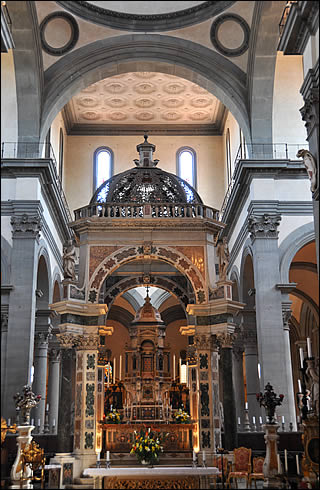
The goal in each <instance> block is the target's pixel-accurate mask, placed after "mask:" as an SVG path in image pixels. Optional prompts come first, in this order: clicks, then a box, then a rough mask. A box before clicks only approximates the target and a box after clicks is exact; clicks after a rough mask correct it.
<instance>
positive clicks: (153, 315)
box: [132, 293, 163, 324]
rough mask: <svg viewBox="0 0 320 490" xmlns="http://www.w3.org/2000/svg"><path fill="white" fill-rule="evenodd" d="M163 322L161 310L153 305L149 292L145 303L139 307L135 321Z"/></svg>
mask: <svg viewBox="0 0 320 490" xmlns="http://www.w3.org/2000/svg"><path fill="white" fill-rule="evenodd" d="M148 322H152V323H155V322H156V323H161V324H162V323H163V321H162V318H161V315H160V313H159V311H158V310H157V309H156V308H154V306H152V304H151V301H150V297H149V295H148V293H147V296H146V297H145V299H144V305H143V306H141V308H139V310H138V311H137V313H136V316H135V319H134V320H133V322H132V323H133V324H134V323H148Z"/></svg>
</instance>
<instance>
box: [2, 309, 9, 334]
mask: <svg viewBox="0 0 320 490" xmlns="http://www.w3.org/2000/svg"><path fill="white" fill-rule="evenodd" d="M8 321H9V305H1V333H4V332H7V331H8Z"/></svg>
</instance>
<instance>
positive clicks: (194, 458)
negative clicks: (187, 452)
mask: <svg viewBox="0 0 320 490" xmlns="http://www.w3.org/2000/svg"><path fill="white" fill-rule="evenodd" d="M192 459H193V461H197V455H196V452H195V450H193V452H192Z"/></svg>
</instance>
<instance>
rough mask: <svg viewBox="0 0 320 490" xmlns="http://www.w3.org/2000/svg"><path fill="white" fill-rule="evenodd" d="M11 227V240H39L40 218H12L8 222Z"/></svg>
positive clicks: (26, 215) (25, 216)
mask: <svg viewBox="0 0 320 490" xmlns="http://www.w3.org/2000/svg"><path fill="white" fill-rule="evenodd" d="M10 223H11V226H12V238H36V239H37V240H38V239H39V238H40V231H41V228H42V218H41V216H36V215H34V216H30V215H28V214H23V215H22V216H12V217H11V220H10Z"/></svg>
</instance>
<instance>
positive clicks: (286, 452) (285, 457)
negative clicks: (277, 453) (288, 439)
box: [284, 449, 288, 473]
mask: <svg viewBox="0 0 320 490" xmlns="http://www.w3.org/2000/svg"><path fill="white" fill-rule="evenodd" d="M284 471H285V472H286V473H288V451H287V450H286V449H285V450H284Z"/></svg>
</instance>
